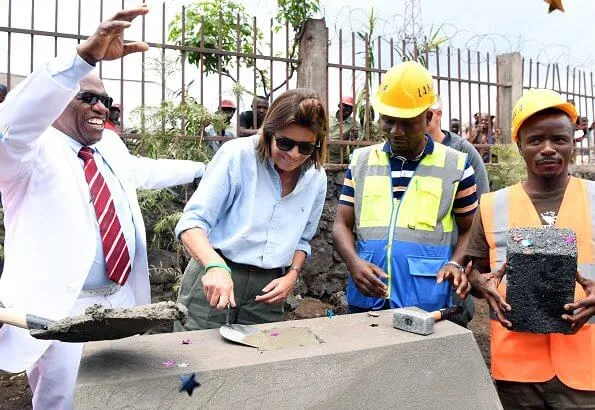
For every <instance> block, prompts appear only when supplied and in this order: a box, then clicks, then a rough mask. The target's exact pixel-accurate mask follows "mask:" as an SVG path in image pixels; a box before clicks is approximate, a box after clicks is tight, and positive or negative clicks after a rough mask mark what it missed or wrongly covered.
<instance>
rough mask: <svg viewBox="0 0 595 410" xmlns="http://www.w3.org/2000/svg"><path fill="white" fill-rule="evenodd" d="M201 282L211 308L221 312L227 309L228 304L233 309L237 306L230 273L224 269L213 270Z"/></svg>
mask: <svg viewBox="0 0 595 410" xmlns="http://www.w3.org/2000/svg"><path fill="white" fill-rule="evenodd" d="M201 280H202V286H203V290H204V293H205V296H206V298H207V300H208V301H209V303H210V304H211V306H214V307H216V308H217V309H220V310H221V309H225V307H226V306H227V304H228V303H229V304H230V305H231V306H232V307H235V306H236V299H235V296H234V294H233V280H232V279H231V275H230V274H229V272H228V271H226V270H225V269H222V268H211V269H209V270H208V271H207V273H206V274H205V275H204V276H203V277H202V279H201Z"/></svg>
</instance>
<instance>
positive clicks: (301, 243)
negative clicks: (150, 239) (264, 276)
mask: <svg viewBox="0 0 595 410" xmlns="http://www.w3.org/2000/svg"><path fill="white" fill-rule="evenodd" d="M258 138H259V136H258V135H255V136H252V137H246V138H238V139H235V140H232V141H228V142H227V143H225V144H223V145H222V146H221V148H220V149H219V151H217V154H215V156H214V157H213V160H212V161H211V162H210V163H209V165H208V167H207V170H206V172H205V175H204V177H203V179H202V181H201V183H200V184H199V186H198V189H197V190H196V192H195V193H194V195H192V198H190V201H189V202H188V204H186V207H185V208H184V214H183V215H182V218H181V219H180V221H179V222H178V226H177V227H176V235H177V236H178V237H179V236H180V234H181V233H182V232H184V231H185V230H187V229H191V228H201V229H203V230H204V231H205V232H206V233H207V236H208V238H209V241H210V242H211V245H212V246H213V248H215V249H219V250H220V251H221V252H222V253H223V255H225V257H227V258H228V259H230V260H232V261H233V262H236V263H244V264H249V265H254V266H258V267H261V268H265V269H270V268H278V267H282V266H288V265H290V264H291V262H292V260H293V254H294V253H295V251H296V250H302V251H304V252H305V253H306V254H307V255H310V253H311V249H310V245H309V242H310V240H311V239H312V237H313V236H314V234H315V233H316V229H317V228H318V222H319V220H320V215H321V214H322V208H323V206H324V200H325V197H326V174H325V172H324V170H323V169H318V170H317V169H316V168H314V167H310V168H309V169H308V170H306V171H305V172H303V173H302V175H301V176H300V178H299V180H298V182H297V185H296V187H295V189H294V190H293V192H291V193H290V194H289V195H286V196H285V197H281V179H280V177H279V173H278V172H277V171H276V170H275V168H274V164H273V161H272V160H268V161H261V160H260V159H259V157H258V155H257V153H256V149H255V148H256V145H257V143H258Z"/></svg>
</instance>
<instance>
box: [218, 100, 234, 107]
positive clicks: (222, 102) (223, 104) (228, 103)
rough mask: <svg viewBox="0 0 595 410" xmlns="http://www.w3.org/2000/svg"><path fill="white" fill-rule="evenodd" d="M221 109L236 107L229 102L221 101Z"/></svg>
mask: <svg viewBox="0 0 595 410" xmlns="http://www.w3.org/2000/svg"><path fill="white" fill-rule="evenodd" d="M221 108H236V105H235V103H234V102H233V101H231V100H221Z"/></svg>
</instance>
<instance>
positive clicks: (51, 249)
mask: <svg viewBox="0 0 595 410" xmlns="http://www.w3.org/2000/svg"><path fill="white" fill-rule="evenodd" d="M77 91H78V90H77V89H67V88H64V86H62V85H60V84H59V83H58V82H57V81H56V80H54V79H53V78H52V77H51V75H50V74H49V73H48V70H47V69H45V67H44V68H43V69H41V70H39V71H37V72H35V73H33V74H31V75H30V76H29V77H28V78H27V79H26V80H25V81H24V82H23V83H22V84H19V86H18V87H17V88H16V89H14V90H13V91H12V92H11V93H9V97H8V98H7V99H6V101H5V102H4V103H3V104H1V105H0V191H1V193H2V203H3V206H4V223H5V227H6V235H5V237H6V239H5V245H4V246H5V255H6V258H5V263H4V272H3V273H2V277H1V278H0V301H1V302H2V303H3V304H4V305H5V306H6V307H13V308H17V309H20V310H22V311H24V312H26V313H29V314H34V315H38V316H42V317H47V318H49V319H60V318H63V317H65V316H67V315H68V313H69V311H70V310H71V309H72V307H73V305H74V302H75V300H76V299H77V297H78V296H79V293H80V291H81V289H82V286H83V284H84V282H85V279H86V276H87V273H88V272H89V269H90V267H91V264H92V262H93V259H94V257H95V250H96V243H95V241H96V232H95V229H96V228H95V218H96V217H95V215H94V214H93V213H92V212H91V210H90V207H89V206H88V203H87V202H86V201H88V198H89V187H88V185H87V184H86V181H85V179H84V172H83V168H82V166H81V163H80V160H79V159H78V157H77V156H76V154H75V153H74V151H73V150H72V149H71V148H70V146H69V145H68V141H67V140H65V139H64V138H63V135H62V134H61V133H60V132H59V131H58V130H56V129H54V128H52V127H51V124H52V123H53V122H54V120H55V119H56V118H58V117H59V115H60V114H61V113H62V111H63V110H64V108H65V107H66V106H67V105H68V103H69V102H70V101H71V100H72V98H73V97H74V96H75V95H76V93H77ZM96 147H97V149H98V150H99V151H100V152H101V154H102V156H103V157H104V159H105V161H106V162H107V163H108V164H109V165H110V167H111V169H112V170H113V172H114V174H115V176H116V177H117V178H118V179H119V180H120V182H121V184H122V186H123V187H124V190H125V192H126V194H127V196H128V201H129V204H130V209H131V211H132V217H133V222H134V226H135V231H136V249H135V257H134V260H133V262H132V272H131V274H130V276H129V279H128V281H129V282H130V284H131V285H132V289H133V291H134V296H135V301H136V303H137V304H146V303H150V302H151V297H150V286H149V278H148V267H147V252H146V238H145V226H144V223H143V219H142V215H141V212H140V208H139V205H138V201H137V196H136V189H137V188H147V189H148V188H162V187H167V186H171V185H177V184H181V183H187V182H190V181H192V180H193V179H194V177H195V174H196V171H197V169H198V168H197V166H199V164H197V163H195V162H192V161H175V160H152V159H148V158H137V157H134V156H132V155H130V154H129V152H128V150H127V149H126V146H125V145H124V144H123V143H122V141H121V140H120V138H119V137H118V135H117V134H115V133H113V132H111V131H104V133H103V138H102V140H101V141H100V142H99V143H97V145H96ZM200 165H202V164H200ZM49 344H50V342H47V341H40V340H36V339H34V338H32V337H31V336H29V333H28V331H27V330H23V329H18V328H16V327H13V326H8V325H5V326H3V327H2V328H1V329H0V369H3V370H6V371H10V372H19V371H23V370H25V369H27V368H28V367H30V366H31V365H32V364H34V363H35V362H36V361H37V360H38V359H39V357H41V355H42V354H43V353H44V352H45V350H46V349H47V347H48V346H49Z"/></svg>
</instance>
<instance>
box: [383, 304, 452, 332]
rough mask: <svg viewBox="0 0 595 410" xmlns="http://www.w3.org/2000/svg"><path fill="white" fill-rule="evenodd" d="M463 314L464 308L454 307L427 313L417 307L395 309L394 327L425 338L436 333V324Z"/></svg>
mask: <svg viewBox="0 0 595 410" xmlns="http://www.w3.org/2000/svg"><path fill="white" fill-rule="evenodd" d="M461 312H463V307H462V306H452V307H449V308H444V309H440V310H436V311H434V312H426V311H425V310H423V309H420V308H418V307H415V306H412V307H406V308H399V309H395V313H394V315H393V327H394V328H396V329H400V330H404V331H406V332H411V333H416V334H418V335H424V336H425V335H429V334H431V333H434V323H435V322H437V321H439V320H442V319H449V318H450V317H452V316H453V315H458V314H459V313H461Z"/></svg>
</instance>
